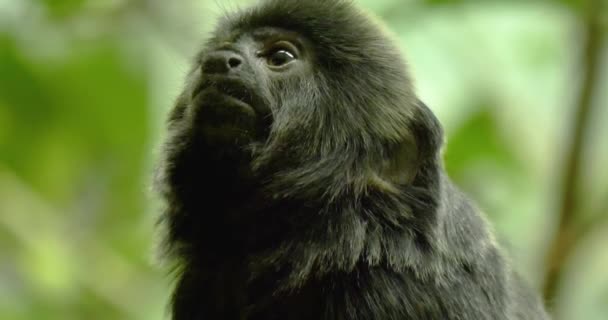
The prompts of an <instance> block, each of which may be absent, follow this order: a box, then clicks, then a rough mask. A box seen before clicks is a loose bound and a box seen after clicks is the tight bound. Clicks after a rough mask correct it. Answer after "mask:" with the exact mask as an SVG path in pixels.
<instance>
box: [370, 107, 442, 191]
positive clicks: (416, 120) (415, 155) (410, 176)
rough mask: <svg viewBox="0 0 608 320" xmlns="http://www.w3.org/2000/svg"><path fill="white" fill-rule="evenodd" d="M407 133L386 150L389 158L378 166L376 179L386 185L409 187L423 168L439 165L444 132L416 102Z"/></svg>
mask: <svg viewBox="0 0 608 320" xmlns="http://www.w3.org/2000/svg"><path fill="white" fill-rule="evenodd" d="M408 131H409V134H408V135H406V136H405V137H404V138H403V139H402V140H401V141H399V142H398V143H396V144H394V145H393V146H391V147H389V148H388V150H387V151H388V152H387V153H388V154H387V155H388V157H387V158H386V159H385V160H384V161H383V162H382V164H381V165H380V170H379V176H380V178H381V179H382V180H383V181H384V182H385V183H386V182H388V183H390V184H392V185H403V184H410V183H412V182H413V181H414V180H415V179H416V177H417V176H418V174H419V172H420V170H421V169H422V168H423V167H426V166H428V165H439V163H440V157H439V155H440V149H441V145H442V143H443V129H442V128H441V124H440V123H439V120H438V119H437V118H436V117H435V115H434V114H433V113H432V112H431V110H430V109H429V108H428V107H427V106H426V105H425V104H424V103H423V102H422V101H420V100H417V104H416V107H415V112H414V113H413V116H412V119H411V120H410V123H409V127H408Z"/></svg>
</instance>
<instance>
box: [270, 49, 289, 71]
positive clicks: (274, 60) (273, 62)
mask: <svg viewBox="0 0 608 320" xmlns="http://www.w3.org/2000/svg"><path fill="white" fill-rule="evenodd" d="M295 59H296V57H295V56H294V55H293V54H292V53H291V52H289V51H287V50H277V51H275V52H273V53H272V54H270V55H269V56H268V57H267V58H266V61H267V63H268V65H270V66H273V67H280V66H283V65H286V64H288V63H290V62H291V61H293V60H295Z"/></svg>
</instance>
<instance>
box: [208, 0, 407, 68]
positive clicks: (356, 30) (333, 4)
mask: <svg viewBox="0 0 608 320" xmlns="http://www.w3.org/2000/svg"><path fill="white" fill-rule="evenodd" d="M264 27H274V28H280V29H284V30H289V31H292V32H295V33H297V34H299V35H301V36H302V37H304V38H306V39H307V40H308V41H309V42H310V43H312V44H313V47H314V50H315V53H316V57H317V60H318V61H319V62H320V63H322V64H326V65H329V66H331V67H332V68H338V67H340V66H342V65H344V66H352V65H353V64H358V65H361V64H363V65H367V66H368V67H369V68H370V69H372V70H373V67H374V65H376V64H378V65H380V66H386V65H393V66H395V65H399V64H403V65H404V63H403V62H402V58H401V54H400V52H399V50H398V49H397V47H396V46H395V45H394V44H393V42H392V41H391V40H390V39H389V37H388V36H387V35H386V33H384V32H382V30H381V28H380V27H379V26H378V25H377V24H376V23H374V21H372V19H371V18H370V17H369V16H368V15H367V14H365V13H364V12H363V11H361V10H360V9H359V8H357V7H356V6H354V5H353V4H352V2H351V1H347V0H306V1H302V0H264V1H261V2H260V3H259V4H258V5H256V6H254V7H250V8H247V9H244V10H241V11H238V12H236V13H235V14H232V15H227V16H225V17H224V19H223V20H222V21H220V24H219V26H218V31H217V33H216V34H222V33H224V35H223V36H227V37H229V38H236V37H238V36H239V35H240V34H242V33H245V32H251V31H252V30H256V29H258V28H264ZM376 71H378V72H380V71H382V70H381V69H380V70H376ZM394 71H395V69H394V68H392V70H391V72H394Z"/></svg>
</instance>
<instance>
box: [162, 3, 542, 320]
mask: <svg viewBox="0 0 608 320" xmlns="http://www.w3.org/2000/svg"><path fill="white" fill-rule="evenodd" d="M168 127H169V133H170V134H169V136H170V137H169V139H168V141H167V142H166V145H165V153H164V155H165V156H164V157H163V160H162V165H161V169H160V175H159V177H160V179H159V181H160V184H159V185H160V191H161V194H162V196H163V197H164V199H165V202H166V211H165V212H164V214H163V219H162V221H163V224H164V225H165V226H166V230H167V239H166V243H167V249H168V251H169V252H170V254H171V256H172V257H173V259H174V260H175V261H176V264H177V266H178V267H177V276H178V279H177V283H176V287H175V291H174V294H173V299H172V301H171V308H172V317H173V319H175V320H186V319H211V320H213V319H240V320H244V319H246V320H252V319H286V320H294V319H302V320H303V319H328V320H329V319H335V320H341V319H353V320H370V319H387V320H388V319H425V320H435V319H436V320H440V319H441V320H446V319H452V320H456V319H458V320H483V319H488V320H490V319H491V320H501V319H505V320H506V319H509V320H514V319H521V320H524V319H525V320H531V319H547V316H546V313H545V311H544V308H543V306H542V304H541V302H540V299H539V298H538V296H537V295H536V294H535V293H533V292H532V291H531V290H529V289H528V288H527V287H526V286H525V285H524V284H523V283H522V281H521V280H520V279H519V278H518V276H517V275H516V274H515V273H514V272H513V271H512V269H511V268H510V267H509V264H508V263H507V262H506V260H505V258H504V257H503V255H502V254H501V251H500V249H499V248H498V246H497V244H496V242H495V241H494V239H493V237H492V233H491V232H490V231H489V229H488V227H487V223H486V222H485V221H484V219H483V218H482V217H481V214H480V212H479V210H478V209H477V208H476V207H475V205H474V204H473V203H472V202H471V201H470V200H469V199H468V198H467V197H466V196H465V195H463V194H462V193H461V192H460V191H459V190H458V189H457V188H456V187H455V186H454V185H453V184H452V183H451V182H450V180H449V179H448V177H447V176H446V174H445V172H444V169H443V167H442V160H441V158H440V149H441V146H442V140H443V138H442V136H443V133H442V129H441V126H440V124H439V122H438V120H437V119H436V118H435V116H434V115H433V114H432V112H431V111H430V110H429V109H428V108H427V107H426V106H425V105H424V104H423V103H422V102H421V101H420V100H418V98H417V97H416V94H415V93H414V92H413V89H412V86H411V81H410V78H409V75H408V73H407V72H406V66H405V63H404V60H403V58H402V56H401V54H400V53H399V50H398V49H397V47H396V45H395V44H394V43H393V41H392V40H391V39H390V38H389V37H388V36H387V35H386V34H385V33H384V32H383V31H382V30H381V28H380V27H379V26H378V25H377V24H376V23H375V22H373V21H372V19H370V18H369V17H368V16H367V15H366V14H364V13H363V12H362V11H361V10H360V9H358V8H356V7H355V6H353V4H352V3H351V2H350V1H338V0H334V1H329V0H325V1H321V0H307V1H296V0H270V1H262V2H261V3H259V4H258V5H256V6H254V7H251V8H247V9H243V10H241V11H238V12H235V13H233V14H228V15H226V16H225V17H223V18H222V19H221V21H220V22H219V24H218V26H217V28H216V30H215V32H214V33H213V34H212V35H211V37H210V38H209V39H208V40H207V41H206V43H205V44H204V48H203V50H202V51H201V52H200V54H198V55H197V57H196V61H195V63H194V67H193V68H192V70H191V72H190V73H189V75H188V78H187V85H186V87H185V89H184V90H183V92H182V94H181V95H180V96H179V98H178V99H177V103H176V106H175V107H174V109H173V110H172V112H171V114H170V116H169V123H168Z"/></svg>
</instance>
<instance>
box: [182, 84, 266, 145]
mask: <svg viewBox="0 0 608 320" xmlns="http://www.w3.org/2000/svg"><path fill="white" fill-rule="evenodd" d="M193 104H194V105H195V109H196V119H195V123H196V127H197V128H198V131H199V132H200V134H201V135H202V137H203V138H204V139H205V140H206V141H207V142H208V143H210V144H212V145H218V146H224V147H230V146H235V147H239V146H243V145H245V144H247V143H249V142H252V141H253V140H255V139H256V137H258V136H259V132H260V128H259V126H258V125H257V123H258V119H257V118H258V116H257V114H256V112H255V111H254V109H253V108H252V107H251V106H250V105H249V104H248V103H246V102H243V101H242V100H240V99H239V98H236V97H234V96H232V95H229V94H226V93H223V92H221V91H219V90H218V89H216V88H213V87H212V88H208V89H206V90H203V91H202V92H201V93H200V94H199V95H197V96H196V97H195V99H194V101H193Z"/></svg>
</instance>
